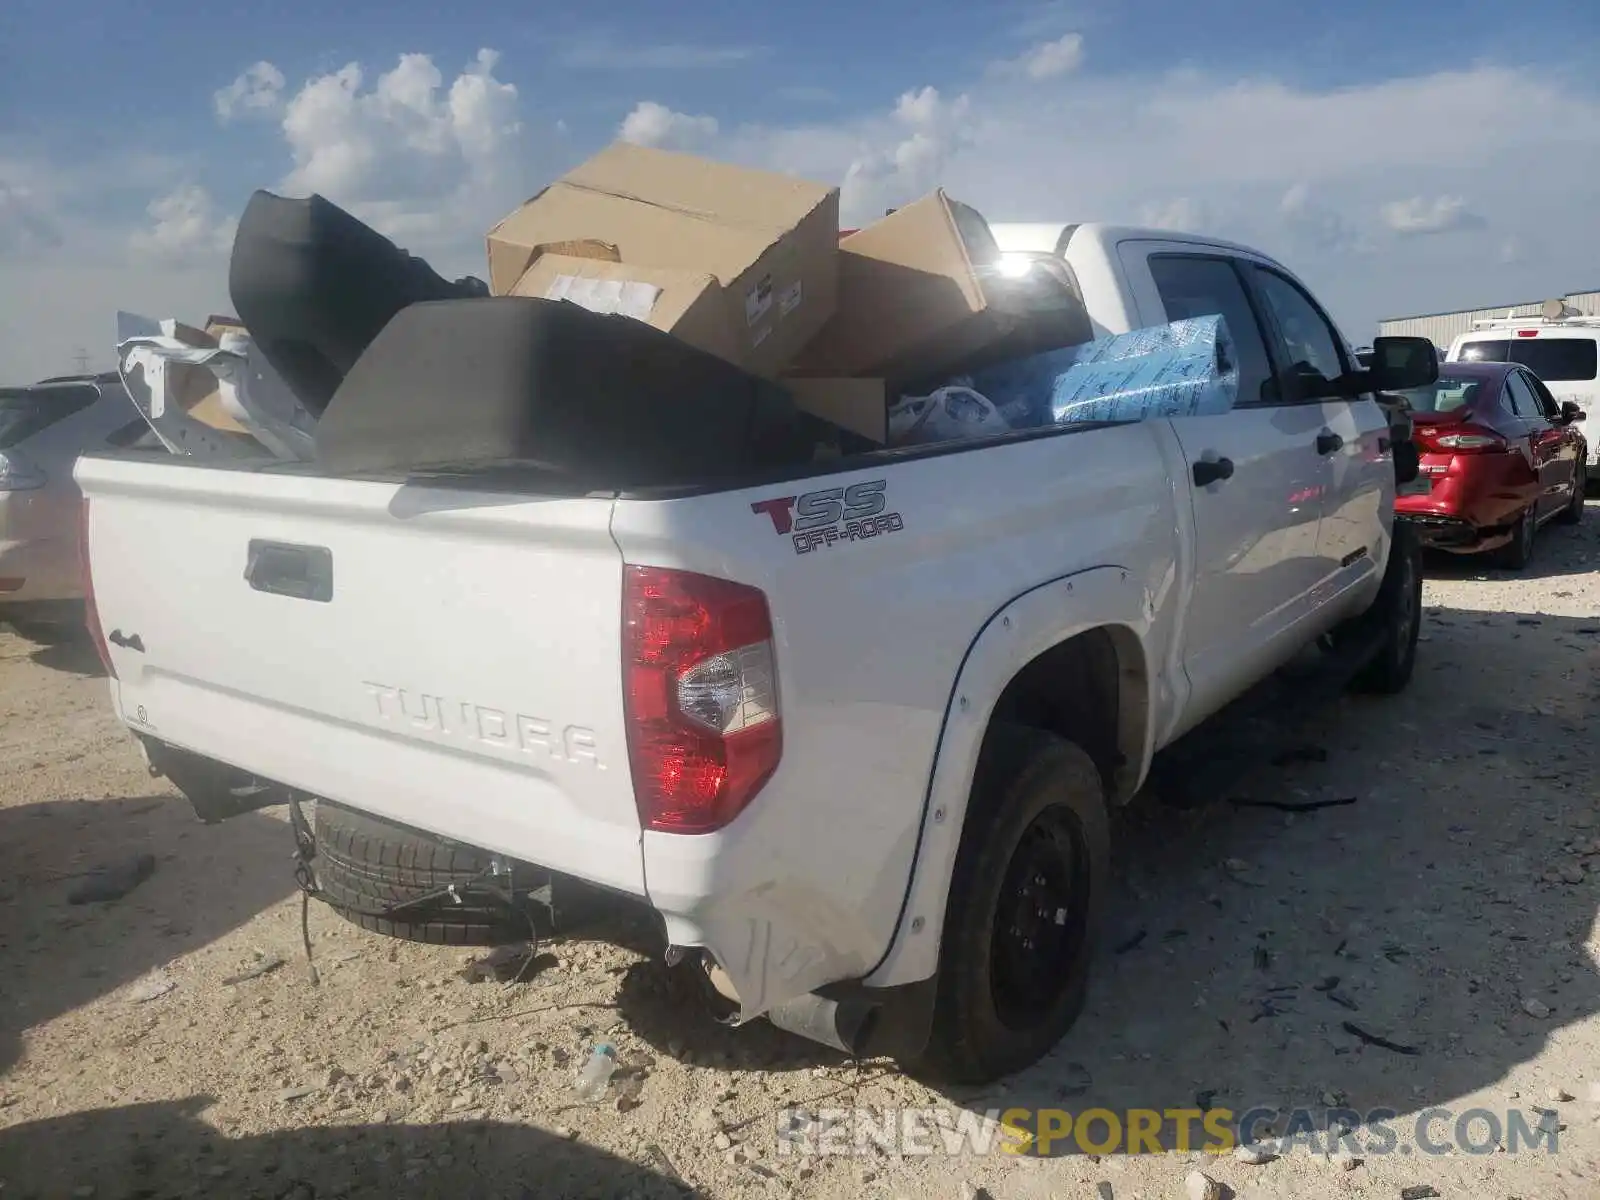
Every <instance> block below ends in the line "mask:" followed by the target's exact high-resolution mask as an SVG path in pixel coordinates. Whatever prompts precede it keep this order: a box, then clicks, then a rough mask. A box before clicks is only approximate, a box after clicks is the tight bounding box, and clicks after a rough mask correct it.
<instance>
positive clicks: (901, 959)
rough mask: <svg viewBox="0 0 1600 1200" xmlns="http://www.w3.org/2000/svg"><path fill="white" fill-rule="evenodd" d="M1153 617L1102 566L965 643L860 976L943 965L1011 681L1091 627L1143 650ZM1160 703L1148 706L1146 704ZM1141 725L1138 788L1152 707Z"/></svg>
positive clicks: (1131, 581) (1045, 591)
mask: <svg viewBox="0 0 1600 1200" xmlns="http://www.w3.org/2000/svg"><path fill="white" fill-rule="evenodd" d="M1064 617H1065V619H1063V618H1064ZM1153 619H1154V599H1153V597H1152V596H1151V595H1150V594H1149V593H1148V592H1147V591H1146V590H1145V589H1144V588H1143V587H1142V586H1141V585H1140V583H1139V582H1138V581H1137V580H1136V579H1135V577H1134V575H1133V573H1132V572H1131V571H1129V570H1128V569H1126V568H1123V567H1118V566H1102V567H1094V568H1090V569H1088V570H1084V571H1078V572H1074V573H1072V574H1070V575H1065V576H1062V577H1060V578H1057V579H1052V580H1049V581H1047V582H1045V583H1042V584H1039V585H1038V586H1036V587H1034V588H1032V589H1030V590H1029V591H1027V592H1024V593H1023V594H1022V595H1020V596H1017V597H1016V598H1014V599H1013V600H1011V601H1010V602H1009V603H1007V604H1005V605H1004V606H1002V607H1001V608H999V609H997V610H996V611H995V612H994V613H993V614H992V615H991V616H990V617H989V619H988V620H987V621H985V622H984V624H983V626H982V627H981V628H980V629H979V630H978V632H977V634H976V636H974V638H973V639H972V642H971V643H970V644H969V645H968V647H967V651H966V654H965V655H964V656H963V658H962V661H961V666H960V668H959V670H958V671H957V672H956V678H955V682H954V684H953V685H952V687H951V689H950V695H949V697H948V699H947V701H946V706H945V712H944V720H943V722H942V723H941V725H940V729H939V738H938V741H937V743H936V744H935V749H934V762H933V767H932V770H931V771H930V774H929V781H928V788H927V791H926V793H925V794H924V798H923V806H922V820H921V825H920V827H919V829H918V832H917V845H916V850H915V852H914V854H913V857H912V863H911V872H910V876H909V878H908V879H907V883H906V891H905V896H904V898H903V899H902V901H901V907H900V914H899V917H898V919H897V920H896V923H895V930H894V934H893V935H892V936H891V938H890V940H889V945H888V947H887V948H886V949H885V951H884V954H883V957H882V958H881V959H879V960H878V962H877V963H876V964H875V965H874V966H873V968H872V969H871V970H870V971H869V972H868V973H867V974H866V976H865V977H864V978H863V980H862V982H863V983H864V984H865V985H866V986H867V987H895V986H898V985H901V984H908V983H914V982H917V981H920V980H923V979H927V978H928V977H929V976H931V975H932V974H933V973H934V972H935V970H936V969H937V968H938V962H939V942H940V939H941V931H942V930H943V928H944V916H945V903H946V901H947V899H948V896H949V888H950V878H951V875H952V872H953V871H954V869H955V859H956V852H957V850H958V848H959V846H960V844H961V835H962V830H963V826H964V825H965V821H966V815H967V802H968V799H969V798H970V795H971V791H972V780H973V775H974V773H975V771H976V769H977V764H978V754H979V751H980V750H981V749H982V746H983V739H984V735H985V733H986V732H987V731H988V728H989V721H990V718H991V717H992V715H993V713H994V709H995V706H996V704H997V703H998V702H999V700H1000V697H1001V694H1002V693H1003V692H1004V691H1005V689H1006V686H1007V684H1009V683H1010V682H1011V680H1012V679H1013V678H1015V677H1016V674H1017V672H1019V671H1021V670H1022V669H1023V667H1025V666H1027V664H1028V663H1030V662H1032V661H1033V660H1034V659H1035V658H1037V657H1038V656H1039V655H1040V654H1043V653H1044V652H1045V651H1047V650H1049V649H1050V648H1051V647H1052V646H1056V645H1059V644H1060V643H1062V642H1065V641H1067V640H1068V639H1070V638H1073V637H1076V636H1078V635H1080V634H1083V633H1087V632H1089V631H1091V630H1094V629H1107V628H1109V629H1119V630H1122V631H1124V632H1125V633H1127V634H1129V635H1131V636H1132V638H1134V639H1136V640H1137V642H1138V644H1139V646H1140V647H1141V651H1142V648H1143V647H1144V646H1145V644H1146V638H1147V636H1148V634H1149V631H1150V626H1151V624H1152V622H1153ZM1145 657H1146V661H1144V662H1143V663H1141V667H1142V669H1143V670H1144V672H1145V678H1146V680H1147V681H1148V685H1149V687H1150V688H1155V687H1156V686H1157V680H1158V678H1159V675H1160V671H1159V669H1158V668H1157V667H1156V666H1155V664H1152V663H1150V662H1148V656H1147V655H1146V656H1145ZM1153 699H1154V697H1151V698H1149V699H1146V700H1145V704H1146V705H1147V708H1148V707H1150V706H1151V702H1152V700H1153ZM1157 705H1159V701H1157ZM1143 724H1144V730H1143V738H1142V743H1143V744H1142V745H1141V746H1140V747H1139V748H1138V750H1137V754H1138V761H1137V763H1132V762H1131V761H1130V765H1131V766H1132V767H1133V768H1134V772H1133V775H1132V776H1131V777H1130V778H1131V783H1132V787H1137V786H1138V785H1139V784H1140V783H1142V782H1143V777H1144V773H1145V771H1146V769H1147V768H1148V764H1149V761H1150V754H1151V743H1152V739H1153V738H1154V736H1155V729H1154V726H1155V722H1154V721H1153V720H1152V719H1150V714H1149V712H1148V711H1147V713H1146V719H1145V721H1144V723H1143ZM1133 757H1134V756H1133V755H1129V758H1130V760H1132V758H1133ZM1127 790H1129V791H1130V792H1131V788H1129V789H1127Z"/></svg>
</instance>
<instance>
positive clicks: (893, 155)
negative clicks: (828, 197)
mask: <svg viewBox="0 0 1600 1200" xmlns="http://www.w3.org/2000/svg"><path fill="white" fill-rule="evenodd" d="M971 112H972V100H971V98H970V97H969V96H967V95H965V94H962V95H959V96H957V97H955V99H953V100H946V99H945V98H944V97H943V96H942V95H940V94H939V89H938V88H934V87H925V88H922V89H920V90H918V91H910V92H903V93H902V94H901V96H900V98H899V100H897V101H896V102H895V106H894V112H893V113H892V114H891V116H890V118H889V120H888V121H887V122H886V123H884V124H883V125H882V126H881V127H880V128H878V129H875V130H872V131H869V132H868V133H867V136H866V138H865V142H866V144H865V145H863V146H858V147H857V152H856V153H855V155H854V156H853V157H852V158H851V160H850V162H849V164H848V165H847V166H846V167H845V168H844V179H843V182H842V184H841V189H840V208H841V210H842V212H843V215H844V218H845V220H846V222H847V223H848V224H857V223H859V222H861V221H867V220H871V219H872V218H873V217H877V216H881V215H883V212H884V210H885V209H888V208H892V207H896V206H898V205H901V204H904V203H906V202H907V201H909V200H914V199H916V198H917V197H918V196H919V195H921V194H922V193H924V192H926V191H929V190H930V189H932V188H934V187H937V186H938V185H939V183H940V182H941V180H942V178H943V176H944V174H945V171H946V169H947V168H948V167H949V165H950V163H951V160H952V159H953V157H954V156H955V155H956V154H957V153H958V152H959V151H960V150H961V148H962V147H963V146H965V145H966V144H967V143H968V142H969V141H970V139H971V138H972V136H973V128H972V125H971V123H970V116H971Z"/></svg>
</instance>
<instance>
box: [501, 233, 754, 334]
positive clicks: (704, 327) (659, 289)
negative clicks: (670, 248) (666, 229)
mask: <svg viewBox="0 0 1600 1200" xmlns="http://www.w3.org/2000/svg"><path fill="white" fill-rule="evenodd" d="M574 248H578V247H574ZM510 294H511V295H513V296H532V297H536V298H538V299H542V300H571V301H572V302H573V303H575V304H581V305H582V306H583V307H585V308H588V309H592V310H593V311H595V312H619V313H623V314H624V315H626V316H630V317H635V318H637V319H639V320H642V321H645V322H646V323H648V324H650V325H653V326H655V327H656V328H657V329H660V330H662V331H663V332H665V333H670V334H672V335H673V336H674V337H676V338H678V339H679V340H680V341H684V342H687V343H688V344H689V345H691V346H694V347H697V348H698V349H701V350H704V351H705V352H706V353H708V354H715V355H716V356H717V357H718V358H722V359H727V360H730V361H731V360H734V359H735V358H736V357H737V353H738V346H737V343H736V341H735V339H734V336H733V330H732V329H730V328H729V326H728V308H727V302H726V297H725V296H724V295H723V293H722V285H721V284H719V283H718V282H717V281H716V280H715V279H714V278H712V277H711V276H710V275H708V274H706V273H705V272H699V273H696V272H693V271H668V270H660V269H654V268H650V267H638V266H632V265H630V264H627V263H619V262H614V261H608V260H606V259H603V258H591V257H587V256H580V255H576V254H541V255H539V257H538V258H536V259H534V261H533V265H532V266H531V267H529V268H528V269H527V270H526V271H525V272H523V275H522V278H521V279H519V280H517V282H516V283H515V284H514V285H513V286H512V288H511V292H510Z"/></svg>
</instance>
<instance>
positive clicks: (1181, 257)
mask: <svg viewBox="0 0 1600 1200" xmlns="http://www.w3.org/2000/svg"><path fill="white" fill-rule="evenodd" d="M1150 274H1151V276H1152V277H1153V278H1154V280H1155V284H1156V291H1157V292H1158V293H1159V294H1160V296H1161V306H1162V307H1163V308H1164V309H1165V310H1166V313H1167V320H1169V321H1187V320H1190V319H1192V318H1195V317H1212V316H1221V317H1222V320H1223V324H1224V325H1225V326H1226V327H1227V332H1228V337H1229V339H1230V340H1231V341H1232V343H1233V348H1234V353H1235V354H1236V355H1237V356H1238V359H1239V404H1240V405H1260V404H1277V403H1279V400H1278V390H1277V387H1276V385H1275V384H1274V382H1273V376H1272V360H1271V359H1270V358H1269V357H1268V356H1267V343H1266V339H1265V338H1264V337H1263V336H1262V332H1261V323H1260V321H1259V320H1258V319H1257V317H1256V311H1255V306H1254V305H1253V304H1252V303H1251V302H1250V295H1249V293H1248V292H1247V291H1246V290H1245V286H1244V280H1243V279H1241V278H1240V277H1239V271H1238V268H1237V267H1236V266H1235V265H1234V263H1233V261H1232V260H1231V259H1227V258H1220V257H1216V256H1212V255H1190V254H1153V255H1151V256H1150Z"/></svg>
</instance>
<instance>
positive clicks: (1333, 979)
mask: <svg viewBox="0 0 1600 1200" xmlns="http://www.w3.org/2000/svg"><path fill="white" fill-rule="evenodd" d="M1338 986H1339V977H1338V976H1337V975H1328V976H1325V977H1324V978H1322V979H1321V980H1319V981H1318V982H1316V983H1314V984H1312V985H1311V990H1312V991H1314V992H1331V991H1333V989H1334V988H1336V987H1338Z"/></svg>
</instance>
